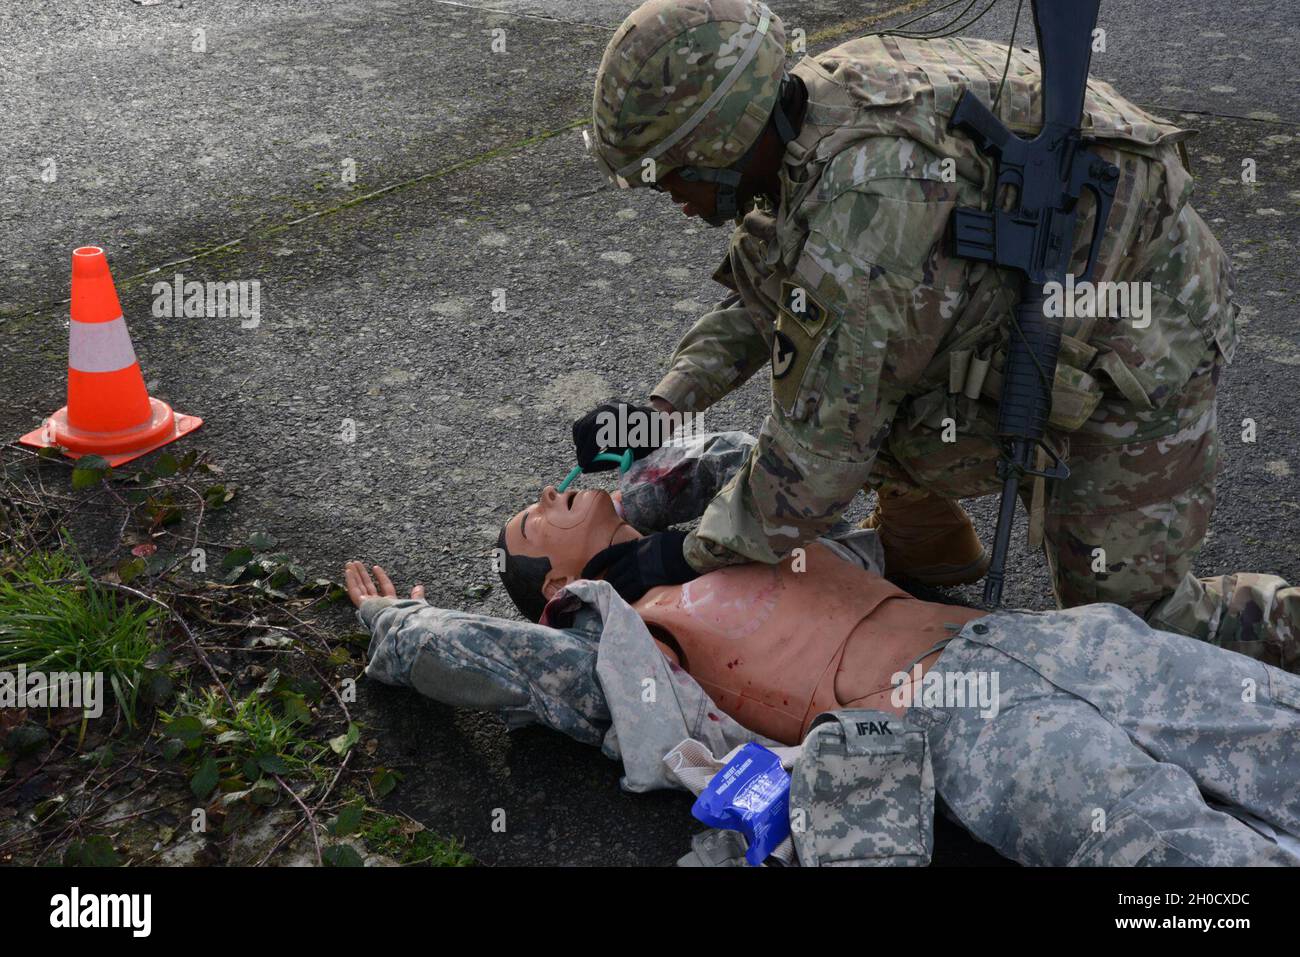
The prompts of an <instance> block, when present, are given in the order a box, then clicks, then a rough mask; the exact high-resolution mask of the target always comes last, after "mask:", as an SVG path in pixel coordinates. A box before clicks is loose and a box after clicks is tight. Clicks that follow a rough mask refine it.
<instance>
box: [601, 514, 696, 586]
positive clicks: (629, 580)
mask: <svg viewBox="0 0 1300 957" xmlns="http://www.w3.org/2000/svg"><path fill="white" fill-rule="evenodd" d="M685 541H686V533H685V532H677V531H667V532H655V533H654V534H653V535H647V536H646V537H645V538H634V539H633V540H632V541H630V542H619V543H618V544H617V545H611V546H609V548H607V549H605V550H604V551H603V552H598V553H596V555H595V556H593V557H592V559H591V561H589V562H587V564H586V566H585V567H584V568H583V569H582V577H583V578H598V577H599V576H600V574H601V572H604V573H605V581H607V582H609V583H610V584H611V585H613V586H614V590H615V591H616V592H618V593H619V594H620V595H622V596H623V599H624V600H625V601H636V600H637V599H638V598H640V597H641V596H642V595H644V594H645V593H646V592H647V591H649V590H650V589H651V588H654V587H655V586H656V585H680V584H681V583H682V582H688V581H690V580H691V579H693V578H699V577H700V573H699V572H697V571H696V570H695V569H694V568H692V567H691V566H690V564H689V563H688V562H687V561H686V558H685V556H683V555H682V543H683V542H685Z"/></svg>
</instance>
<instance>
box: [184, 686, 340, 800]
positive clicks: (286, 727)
mask: <svg viewBox="0 0 1300 957" xmlns="http://www.w3.org/2000/svg"><path fill="white" fill-rule="evenodd" d="M280 683H281V681H280V679H279V678H278V674H276V673H273V676H272V677H271V679H270V680H269V681H268V682H267V683H266V684H264V685H263V687H262V688H259V689H258V690H256V691H254V692H253V693H252V694H249V695H247V696H245V697H243V698H238V699H236V700H235V702H234V707H233V708H232V707H231V705H230V702H228V701H227V700H226V697H225V695H223V694H222V693H221V692H220V691H219V690H217V689H215V688H205V689H203V690H201V691H200V692H198V693H197V694H194V693H182V694H181V695H179V696H178V698H177V701H176V706H175V708H174V709H173V710H172V711H171V712H169V713H165V714H163V719H164V720H165V721H166V724H165V726H164V728H163V734H164V735H165V736H170V737H173V738H176V739H178V740H180V741H181V742H182V743H184V744H187V745H190V747H191V750H195V751H200V752H201V753H203V754H205V755H210V756H212V757H214V758H215V759H216V761H217V764H218V766H219V768H220V769H221V771H222V773H223V775H224V774H231V773H234V774H242V775H243V776H244V777H246V779H247V780H248V781H256V780H257V779H258V778H259V777H261V776H262V774H263V773H265V772H275V773H280V774H284V773H289V772H291V771H304V770H306V771H315V770H317V768H316V767H315V766H316V765H317V764H318V762H319V761H320V759H321V758H322V757H324V755H325V751H326V748H325V745H323V744H322V743H320V742H319V741H313V740H311V739H309V738H307V737H304V735H303V731H304V730H305V729H306V727H307V726H308V725H309V724H310V723H311V711H310V708H309V706H308V704H307V702H306V701H305V699H304V697H303V696H302V695H301V694H298V693H295V692H293V691H291V690H289V689H287V688H283V687H281V688H279V689H277V688H276V685H278V684H280Z"/></svg>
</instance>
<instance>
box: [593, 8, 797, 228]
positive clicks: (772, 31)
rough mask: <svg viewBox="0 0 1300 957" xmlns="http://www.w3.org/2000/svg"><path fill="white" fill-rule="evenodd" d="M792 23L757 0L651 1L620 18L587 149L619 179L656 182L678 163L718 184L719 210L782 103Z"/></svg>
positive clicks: (782, 128)
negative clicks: (784, 23)
mask: <svg viewBox="0 0 1300 957" xmlns="http://www.w3.org/2000/svg"><path fill="white" fill-rule="evenodd" d="M784 80H785V30H784V28H783V27H782V25H781V20H780V19H779V18H778V17H777V16H776V15H775V14H773V13H772V12H771V11H770V10H768V8H767V7H766V6H764V5H763V4H762V3H758V2H755V0H649V2H648V3H645V4H643V5H642V6H640V7H638V8H637V9H636V10H635V11H633V12H632V14H631V15H630V16H629V17H628V18H627V19H626V20H625V21H623V25H622V26H621V27H619V29H618V32H617V33H615V34H614V38H613V39H612V40H610V42H609V46H608V47H606V48H605V55H604V57H603V58H602V59H601V61H600V69H599V70H598V71H597V73H596V91H595V96H594V98H593V103H592V120H593V122H592V130H591V133H590V134H589V133H588V132H587V131H584V132H583V139H584V140H585V141H586V143H587V150H588V152H590V153H591V154H592V156H593V157H594V158H595V160H596V162H597V163H598V164H599V165H600V167H601V169H602V170H603V171H604V173H605V174H606V175H607V176H609V177H610V178H611V179H613V180H614V181H615V182H616V183H617V184H618V185H619V186H620V187H622V188H624V189H629V188H632V187H636V186H651V187H653V186H655V185H656V183H658V182H660V181H662V180H663V178H664V177H665V176H667V175H668V174H669V173H670V172H672V171H673V170H677V171H679V172H680V173H681V175H682V176H683V177H684V178H685V179H688V180H703V181H705V182H714V183H717V184H718V213H719V217H722V218H731V217H733V216H734V215H735V214H736V186H737V185H738V184H739V182H740V177H741V173H742V172H743V171H744V169H745V166H746V165H747V164H748V161H749V158H750V156H751V154H752V150H753V147H754V146H755V145H756V144H757V143H758V141H759V138H760V135H761V134H762V132H763V129H764V128H765V127H766V125H767V123H768V120H769V119H771V120H772V121H773V122H774V123H775V124H776V128H777V132H778V134H779V135H780V136H781V138H782V140H784V141H788V140H789V139H792V138H793V136H794V133H793V130H792V129H791V126H790V123H789V122H788V120H787V118H786V116H785V114H784V112H783V110H782V109H781V106H780V104H781V86H782V83H783V81H784Z"/></svg>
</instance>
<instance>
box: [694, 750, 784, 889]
mask: <svg viewBox="0 0 1300 957" xmlns="http://www.w3.org/2000/svg"><path fill="white" fill-rule="evenodd" d="M691 814H692V815H694V816H695V818H696V819H697V820H699V821H703V822H704V823H705V824H707V825H709V827H720V828H725V829H726V830H729V831H739V832H740V833H741V834H743V835H744V836H745V840H746V841H747V842H748V843H749V849H748V850H747V851H745V860H746V861H747V862H748V863H749V865H750V866H751V867H757V866H758V865H760V864H762V863H763V861H764V860H766V859H767V856H768V855H769V854H771V853H772V851H773V850H774V849H775V848H776V846H777V845H778V844H780V843H781V842H782V841H784V840H785V839H786V837H787V836H788V835H789V834H790V775H789V774H787V773H786V770H785V768H783V767H781V759H780V758H778V757H777V756H776V755H775V754H773V753H772V752H771V751H769V750H767V748H765V747H763V746H762V745H758V744H747V745H745V746H744V747H743V748H741V749H740V750H739V751H738V752H737V753H736V756H735V757H734V758H732V759H731V760H730V761H729V762H727V764H726V766H725V767H723V769H722V770H721V771H719V772H718V773H717V774H715V775H714V776H713V777H712V778H711V779H710V780H709V783H708V785H707V786H706V787H705V788H704V790H703V791H701V792H700V796H699V797H698V798H696V799H695V806H694V807H692V808H691Z"/></svg>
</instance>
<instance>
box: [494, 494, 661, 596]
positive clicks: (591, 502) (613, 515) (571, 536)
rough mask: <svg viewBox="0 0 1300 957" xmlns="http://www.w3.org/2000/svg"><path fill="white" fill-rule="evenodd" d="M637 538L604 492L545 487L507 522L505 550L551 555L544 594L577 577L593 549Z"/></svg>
mask: <svg viewBox="0 0 1300 957" xmlns="http://www.w3.org/2000/svg"><path fill="white" fill-rule="evenodd" d="M640 537H641V533H640V532H638V531H637V530H636V529H634V528H633V527H632V526H631V525H628V524H627V523H626V522H624V521H623V520H622V519H621V518H619V517H618V512H617V511H615V510H614V501H613V499H611V498H610V497H609V493H608V492H604V491H601V490H599V489H583V490H581V491H575V490H570V491H568V492H565V493H564V494H560V493H559V492H557V491H556V490H555V486H554V485H548V486H546V488H544V489H542V494H541V496H540V497H539V498H538V499H537V501H536V503H534V504H532V505H530V506H528V507H527V508H526V509H524V510H523V511H522V512H520V513H519V514H517V515H516V516H515V517H514V518H512V519H510V521H509V522H507V523H506V548H507V550H509V552H510V554H512V555H529V556H532V557H535V558H547V559H550V562H551V571H550V573H549V574H548V575H547V576H546V582H545V584H544V585H543V586H542V594H543V595H545V596H546V597H547V598H550V597H551V596H552V595H554V594H555V593H556V592H557V591H559V590H560V589H561V588H563V587H564V586H565V585H567V584H568V583H569V582H571V581H575V580H576V579H579V578H581V577H582V569H583V566H585V565H586V564H587V562H588V561H590V560H591V558H592V556H593V555H595V554H596V553H597V552H599V551H601V550H602V549H604V548H608V547H609V546H610V545H615V544H617V543H618V542H626V541H628V540H630V539H633V538H640Z"/></svg>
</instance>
